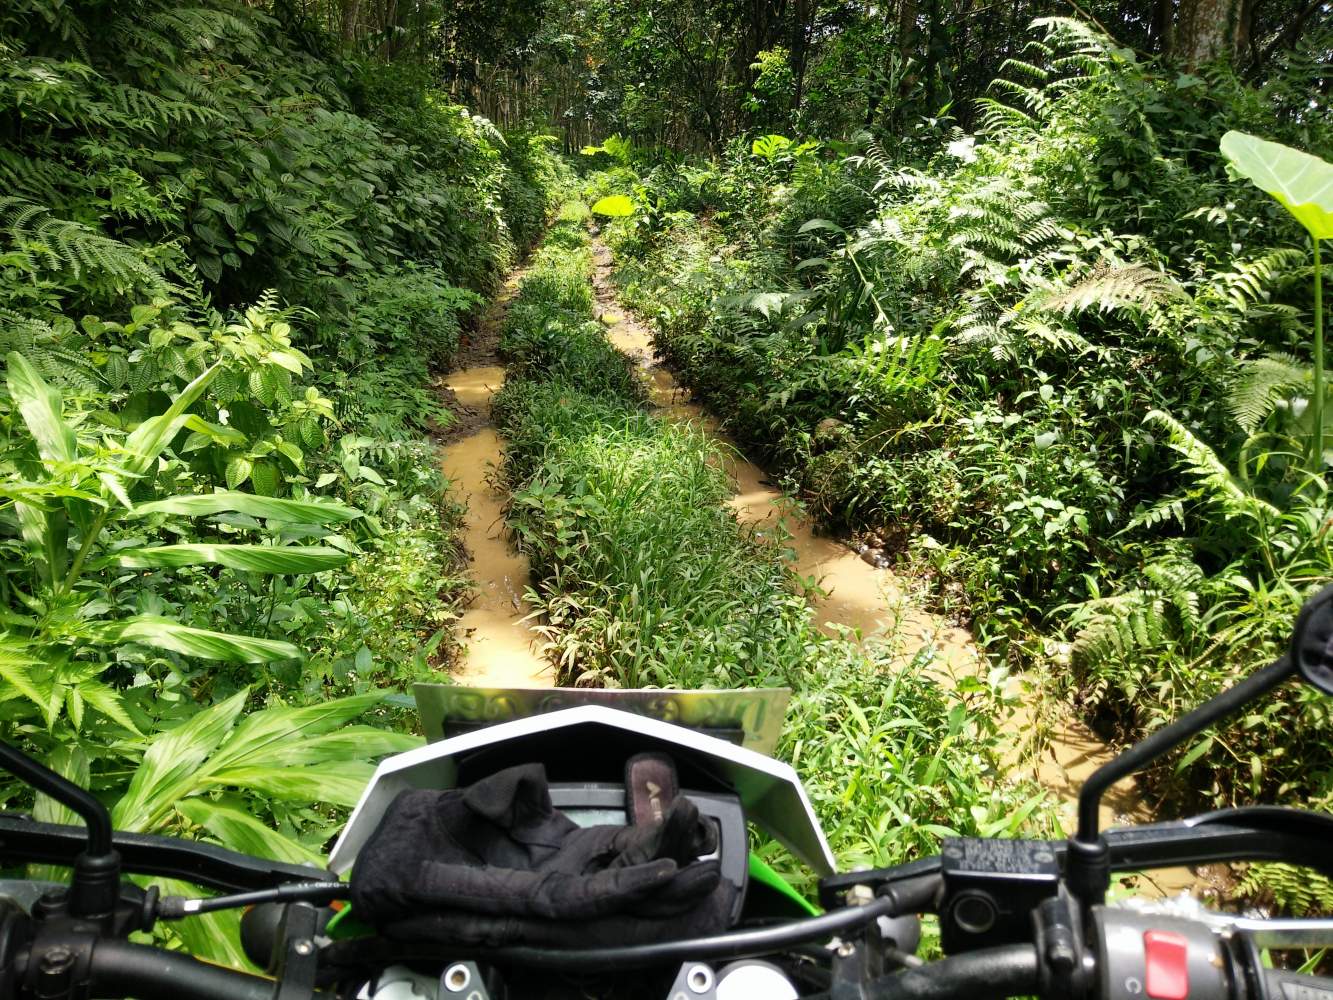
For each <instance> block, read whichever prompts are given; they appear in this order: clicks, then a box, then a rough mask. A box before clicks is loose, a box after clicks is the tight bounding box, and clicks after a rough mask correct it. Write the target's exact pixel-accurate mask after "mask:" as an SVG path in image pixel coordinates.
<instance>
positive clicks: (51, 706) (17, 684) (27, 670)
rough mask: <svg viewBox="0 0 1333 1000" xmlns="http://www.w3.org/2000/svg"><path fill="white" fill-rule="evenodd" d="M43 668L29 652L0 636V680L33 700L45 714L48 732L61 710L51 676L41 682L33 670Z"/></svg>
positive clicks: (39, 661)
mask: <svg viewBox="0 0 1333 1000" xmlns="http://www.w3.org/2000/svg"><path fill="white" fill-rule="evenodd" d="M40 666H42V661H41V660H38V659H37V658H36V657H34V656H33V655H32V654H31V652H30V650H29V649H28V648H27V647H25V646H23V645H20V644H18V643H15V642H14V641H13V640H12V639H10V638H9V637H8V636H0V678H3V679H4V681H5V682H6V683H8V684H10V685H12V686H13V688H14V690H15V691H18V692H19V693H20V694H22V695H23V696H24V697H25V698H27V699H28V700H29V701H31V702H32V703H33V704H34V705H36V706H37V708H38V709H39V710H40V711H41V713H42V718H43V719H45V720H46V726H47V728H48V729H49V728H50V727H51V725H52V724H53V723H54V722H55V719H56V714H57V713H58V712H59V711H60V696H59V693H58V692H57V691H56V690H55V685H54V684H53V683H52V681H51V678H50V677H49V676H47V677H44V678H42V679H41V680H38V679H37V677H35V676H34V674H33V670H32V668H33V667H40Z"/></svg>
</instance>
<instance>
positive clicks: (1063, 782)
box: [594, 241, 1199, 895]
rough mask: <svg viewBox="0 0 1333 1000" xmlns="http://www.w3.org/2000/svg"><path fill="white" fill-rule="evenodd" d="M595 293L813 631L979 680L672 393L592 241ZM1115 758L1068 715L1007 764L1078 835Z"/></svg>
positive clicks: (1026, 729)
mask: <svg viewBox="0 0 1333 1000" xmlns="http://www.w3.org/2000/svg"><path fill="white" fill-rule="evenodd" d="M595 260H596V273H595V278H594V284H595V287H596V293H597V301H598V307H599V312H600V318H601V320H602V322H603V324H604V325H605V326H606V327H607V335H608V338H609V339H610V341H611V343H612V344H614V345H615V346H616V348H618V349H619V350H620V351H622V352H623V353H624V354H626V355H628V356H629V357H631V358H633V359H634V360H635V361H636V362H637V363H638V364H639V366H640V367H641V368H642V370H643V371H644V373H645V375H646V376H647V378H648V385H649V391H650V397H651V401H652V404H653V406H654V408H655V409H656V411H657V412H658V413H659V414H660V415H661V416H664V417H666V418H668V419H671V420H685V421H691V422H693V423H696V424H698V425H699V426H701V427H703V428H705V429H706V430H707V431H708V432H709V433H711V434H713V435H714V436H715V437H716V438H718V440H719V441H720V442H721V443H722V444H723V445H724V446H725V451H726V453H727V455H728V466H729V468H728V471H729V472H730V473H731V475H732V478H733V479H734V480H735V482H736V495H735V496H734V497H733V498H732V500H731V507H732V509H733V510H735V511H736V515H737V517H738V519H739V520H740V521H741V522H742V523H745V524H752V525H755V526H756V527H757V528H758V529H759V530H760V531H765V530H773V531H781V532H782V533H783V534H784V535H785V545H786V546H787V547H788V548H790V549H791V550H793V552H794V553H795V563H794V569H795V571H796V572H797V573H799V574H800V575H801V576H802V577H804V578H806V579H813V582H815V583H816V584H817V585H818V587H819V590H820V591H821V593H819V594H817V595H816V596H814V597H813V598H812V599H811V606H812V607H813V609H814V612H815V619H816V623H817V624H818V626H819V628H820V629H821V630H822V631H823V632H824V633H825V634H828V635H835V634H845V632H846V630H848V629H851V630H854V631H855V632H856V633H858V634H860V635H861V636H863V637H865V638H867V639H873V638H874V637H875V636H880V635H882V636H885V637H886V638H889V639H892V640H896V641H897V643H898V644H899V647H900V649H901V655H902V656H903V657H904V658H905V659H906V660H908V661H910V660H911V659H912V658H914V657H916V656H917V655H918V654H920V653H921V652H922V650H923V649H925V648H927V647H929V649H930V652H931V653H932V654H933V657H932V665H931V666H930V667H929V668H927V669H930V670H931V671H938V672H939V673H940V674H941V675H942V677H943V676H950V677H953V678H958V677H962V676H965V675H972V676H975V675H977V674H979V673H981V672H983V671H984V670H985V661H984V659H983V658H982V656H981V654H980V652H979V650H978V649H977V647H976V644H975V643H974V642H973V641H972V637H971V635H970V634H969V633H968V632H967V631H966V630H965V629H961V628H957V627H955V626H952V625H950V624H949V623H947V622H945V621H943V620H941V619H939V618H938V617H936V616H934V615H931V614H929V613H928V612H926V611H924V610H922V609H921V608H920V607H919V606H916V605H915V604H913V602H912V601H911V600H910V598H909V595H908V593H907V588H906V587H905V586H904V584H903V582H902V581H901V580H900V579H899V578H898V577H896V576H895V574H894V573H893V572H892V571H891V570H887V569H882V568H879V567H877V566H875V565H873V564H870V563H868V562H866V561H865V560H864V559H862V558H861V556H860V555H858V553H857V552H855V551H853V550H852V549H851V548H850V547H848V546H847V545H846V544H845V543H843V542H841V541H839V540H837V539H833V538H828V537H825V536H821V535H818V534H816V533H815V532H814V530H813V528H812V526H811V523H810V521H809V519H808V518H805V517H803V516H801V513H800V511H799V510H797V509H796V508H795V505H794V504H793V503H792V502H791V501H790V499H789V498H788V497H786V496H785V495H784V494H783V493H782V491H781V490H779V489H777V488H776V487H775V486H774V485H773V484H772V483H771V482H769V481H768V479H767V478H766V474H765V473H764V471H763V470H762V469H761V468H759V467H758V466H757V465H755V464H754V463H752V462H750V461H748V460H747V459H746V458H745V457H744V456H743V455H741V454H740V452H739V451H738V450H737V449H736V448H735V446H734V444H733V443H732V442H731V441H730V440H729V439H728V438H727V437H726V435H725V434H724V433H722V431H721V430H720V429H719V427H718V424H717V421H716V420H715V419H714V418H713V417H712V416H711V415H710V414H708V413H706V412H705V411H704V409H703V407H701V406H700V405H699V404H698V403H695V402H694V401H693V400H692V399H691V398H690V393H689V390H687V389H685V388H683V387H681V386H680V385H679V384H677V382H676V380H675V379H674V378H673V377H672V375H671V372H670V371H668V370H667V369H666V368H665V367H663V366H662V365H661V364H659V363H657V362H656V360H655V357H654V350H653V345H652V336H651V334H650V333H649V331H648V330H647V329H646V328H645V327H644V326H643V325H642V324H641V323H639V322H638V321H637V320H636V319H635V318H634V317H633V316H631V315H629V314H627V313H626V311H625V310H624V309H623V308H622V307H621V306H620V304H619V302H618V300H617V299H616V296H615V291H614V289H613V286H612V284H611V279H610V272H611V267H612V264H611V256H610V253H609V251H608V250H607V248H606V247H605V246H604V245H603V244H602V243H601V242H600V241H598V242H597V243H596V245H595ZM1007 684H1008V687H1007V690H1006V694H1007V695H1008V696H1009V697H1010V698H1011V699H1012V700H1013V701H1014V702H1015V703H1016V704H1017V711H1016V712H1015V714H1014V715H1013V716H1012V717H1011V719H1010V722H1009V726H1010V728H1011V729H1012V731H1013V734H1014V735H1015V736H1017V737H1019V739H1018V740H1017V741H1016V742H1017V743H1019V744H1020V745H1021V744H1023V743H1025V742H1026V737H1028V736H1030V734H1031V732H1032V731H1033V730H1034V729H1035V728H1036V727H1037V725H1038V712H1037V710H1036V708H1035V706H1034V700H1035V699H1036V697H1037V695H1036V693H1035V692H1033V691H1031V690H1029V689H1028V685H1027V684H1026V683H1025V682H1024V681H1023V680H1022V679H1021V678H1017V677H1013V678H1010V679H1009V681H1008V682H1007ZM1112 756H1113V753H1112V752H1111V751H1110V750H1109V749H1108V748H1107V747H1106V745H1105V744H1104V743H1102V742H1101V741H1100V740H1098V739H1097V737H1096V736H1095V735H1094V734H1093V733H1092V731H1091V730H1089V729H1088V728H1087V727H1086V726H1085V725H1083V724H1082V723H1081V722H1079V721H1078V720H1076V719H1072V718H1069V717H1068V716H1067V714H1062V715H1061V717H1060V718H1059V719H1058V720H1057V721H1056V722H1054V723H1052V724H1051V727H1050V733H1049V738H1048V741H1047V743H1046V745H1045V747H1044V751H1043V752H1042V753H1041V755H1040V756H1039V758H1038V759H1036V760H1035V761H1033V760H1025V759H1023V758H1022V757H1021V756H1019V755H1018V754H1016V755H1015V758H1014V760H1013V762H1012V763H1013V764H1015V765H1016V766H1019V767H1021V768H1022V769H1024V770H1026V771H1027V772H1028V773H1030V774H1031V775H1032V776H1033V777H1034V778H1036V780H1037V781H1038V782H1039V783H1040V784H1041V785H1042V787H1044V788H1046V789H1047V790H1048V791H1049V792H1050V793H1051V794H1052V795H1053V796H1054V797H1055V798H1056V800H1057V801H1058V803H1059V806H1058V808H1059V815H1060V821H1061V824H1062V825H1063V826H1064V828H1065V829H1067V830H1072V829H1073V828H1074V826H1075V822H1074V820H1075V812H1076V800H1077V797H1078V790H1079V787H1080V786H1081V785H1082V782H1083V780H1084V779H1085V778H1087V776H1088V775H1090V774H1091V773H1092V772H1093V771H1094V770H1096V768H1097V767H1098V766H1100V765H1101V764H1103V763H1105V762H1106V761H1107V760H1109V759H1110V758H1111V757H1112ZM1101 819H1102V825H1103V827H1104V828H1105V827H1109V826H1113V825H1123V824H1126V823H1144V822H1150V821H1151V820H1152V819H1153V817H1152V815H1151V812H1150V810H1149V809H1148V807H1147V806H1146V804H1145V803H1144V802H1143V801H1142V799H1141V798H1140V797H1139V795H1138V794H1137V790H1136V789H1135V787H1134V785H1133V783H1132V781H1130V780H1128V779H1127V780H1125V781H1121V782H1119V783H1118V784H1117V785H1115V786H1114V787H1113V788H1112V789H1111V791H1110V793H1109V794H1108V795H1107V796H1106V798H1105V800H1104V801H1103V804H1102V809H1101ZM1140 883H1141V884H1140V885H1139V886H1138V891H1140V892H1144V893H1147V894H1171V895H1174V894H1177V893H1180V892H1182V891H1188V890H1191V889H1194V888H1197V887H1198V884H1199V881H1198V879H1197V878H1196V877H1195V876H1194V875H1193V874H1192V873H1191V872H1190V871H1189V870H1188V869H1167V870H1164V871H1160V872H1156V873H1154V874H1153V875H1152V878H1151V879H1148V878H1147V877H1143V878H1141V879H1140Z"/></svg>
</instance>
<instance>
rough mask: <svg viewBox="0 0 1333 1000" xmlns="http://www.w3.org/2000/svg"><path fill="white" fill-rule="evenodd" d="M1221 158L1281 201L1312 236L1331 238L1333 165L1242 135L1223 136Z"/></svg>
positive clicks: (1280, 144) (1284, 147) (1289, 148)
mask: <svg viewBox="0 0 1333 1000" xmlns="http://www.w3.org/2000/svg"><path fill="white" fill-rule="evenodd" d="M1222 155H1223V156H1225V157H1226V158H1227V159H1228V160H1230V161H1231V165H1232V166H1233V167H1235V168H1236V170H1238V171H1239V172H1240V173H1241V174H1243V175H1244V176H1245V177H1248V178H1249V179H1250V180H1251V181H1253V182H1254V184H1255V186H1256V187H1258V188H1259V189H1260V190H1262V191H1265V192H1267V193H1268V194H1271V195H1272V196H1273V197H1274V198H1276V199H1277V200H1278V201H1280V202H1281V203H1282V205H1283V207H1284V208H1286V210H1287V211H1288V212H1290V213H1291V214H1292V215H1293V216H1294V217H1295V218H1296V221H1298V222H1299V223H1300V224H1301V225H1302V226H1304V227H1305V228H1306V229H1307V230H1309V232H1310V235H1311V236H1313V237H1314V238H1315V239H1317V240H1326V239H1333V163H1329V162H1328V161H1327V160H1322V159H1320V158H1319V157H1317V156H1311V155H1310V154H1309V153H1303V152H1301V151H1300V150H1299V149H1292V148H1291V147H1290V146H1284V145H1282V143H1280V142H1269V141H1268V140H1266V139H1260V138H1258V137H1257V136H1253V135H1247V134H1246V133H1244V132H1228V133H1227V134H1226V135H1224V136H1222Z"/></svg>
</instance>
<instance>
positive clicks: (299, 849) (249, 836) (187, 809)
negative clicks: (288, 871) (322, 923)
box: [176, 798, 324, 877]
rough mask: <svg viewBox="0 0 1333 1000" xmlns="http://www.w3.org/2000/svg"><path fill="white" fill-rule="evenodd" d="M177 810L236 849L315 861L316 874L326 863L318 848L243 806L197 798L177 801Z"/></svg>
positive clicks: (301, 861)
mask: <svg viewBox="0 0 1333 1000" xmlns="http://www.w3.org/2000/svg"><path fill="white" fill-rule="evenodd" d="M176 811H177V812H179V813H180V814H181V815H182V816H184V817H185V818H186V819H188V820H189V821H190V822H191V823H194V824H196V825H198V826H202V827H203V828H204V829H205V830H207V831H208V832H209V833H211V834H212V835H213V836H214V837H216V838H217V839H218V840H219V841H221V843H222V845H223V846H224V847H227V848H230V849H231V850H233V851H240V852H241V853H242V854H249V855H252V856H254V857H259V858H272V859H273V860H274V861H286V862H290V863H292V864H298V865H300V864H305V865H312V866H314V869H315V870H314V871H312V872H311V876H312V877H314V876H315V875H317V874H318V872H319V870H320V869H322V868H323V867H324V865H323V860H322V859H321V858H320V856H319V855H318V854H317V853H316V852H314V851H312V850H310V848H308V847H306V846H305V845H304V844H299V843H297V842H296V841H295V840H292V839H291V838H290V837H285V836H283V835H282V834H281V833H279V832H278V831H277V830H273V829H271V828H269V827H268V826H265V825H264V824H263V823H261V822H259V820H257V819H255V818H254V817H253V816H249V815H247V814H246V813H243V812H241V811H240V810H239V809H233V808H232V807H230V806H225V805H220V804H219V803H216V802H210V801H209V800H207V799H201V798H195V799H185V800H184V801H182V802H178V803H176Z"/></svg>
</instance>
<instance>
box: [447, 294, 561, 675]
mask: <svg viewBox="0 0 1333 1000" xmlns="http://www.w3.org/2000/svg"><path fill="white" fill-rule="evenodd" d="M524 273H525V270H524V269H523V268H520V269H518V270H516V271H514V272H513V273H512V274H510V276H509V278H508V280H506V281H505V283H504V285H503V287H502V288H501V291H500V294H499V295H498V296H497V297H496V299H495V300H494V301H493V302H492V303H491V305H490V307H489V308H488V309H487V310H486V313H485V315H484V316H483V317H482V319H481V322H480V323H479V324H478V327H477V329H476V331H475V332H474V333H473V334H472V335H471V336H469V337H468V338H467V339H466V341H465V342H464V344H463V345H462V347H461V348H460V350H459V352H458V357H457V361H456V364H457V368H456V370H455V371H453V372H451V373H450V374H449V375H448V376H447V377H446V378H445V380H444V388H445V390H446V395H448V396H449V397H450V399H449V402H450V409H451V410H452V411H453V413H454V416H455V418H456V420H457V422H456V423H455V424H454V426H453V427H451V428H450V432H449V436H448V437H447V438H446V440H445V442H444V446H443V453H442V459H441V464H442V466H443V469H444V474H445V476H446V477H447V478H448V480H449V482H450V483H451V484H452V492H453V497H454V499H455V500H456V501H458V502H459V503H460V504H463V505H465V506H466V507H467V514H466V516H465V518H464V527H463V543H464V545H465V546H466V548H467V552H468V558H469V570H470V572H471V575H472V579H473V583H474V591H475V596H474V597H473V599H472V603H471V604H469V605H468V608H467V610H466V611H464V613H463V617H462V618H461V619H460V620H459V623H458V631H459V635H460V638H461V640H462V646H463V648H464V650H465V651H466V660H465V661H464V663H463V666H462V669H461V670H460V671H459V672H458V674H457V679H458V680H459V681H461V682H462V683H464V684H471V685H474V686H476V687H550V686H551V685H553V684H554V683H555V673H554V671H553V670H552V669H551V667H550V665H549V664H547V662H546V661H545V660H544V659H542V658H541V657H540V656H539V655H537V653H536V652H535V651H534V649H535V648H536V646H535V644H536V643H537V641H538V640H539V638H540V637H539V636H538V635H537V634H536V633H535V632H533V631H532V630H531V629H530V628H528V625H527V623H526V622H524V621H523V620H522V619H523V617H524V616H525V615H526V614H527V613H528V611H529V610H530V609H529V608H528V605H527V603H526V602H525V601H524V600H523V591H524V588H525V587H526V586H527V584H528V576H529V571H528V561H527V559H526V558H524V557H523V556H522V555H521V554H520V553H518V552H515V551H514V550H513V549H512V548H511V547H510V545H509V544H508V542H507V541H506V539H505V529H504V497H503V496H502V495H501V494H500V493H499V492H498V491H497V490H496V489H495V487H494V485H493V484H492V482H491V478H492V475H493V473H494V471H495V469H496V468H497V467H498V466H499V464H500V459H501V457H502V449H503V441H502V439H501V438H500V436H499V435H498V434H497V433H496V432H495V427H494V425H493V424H492V423H491V397H492V396H493V395H494V394H495V393H496V391H497V390H498V389H499V388H500V386H502V385H503V384H504V368H503V366H502V365H501V364H500V359H499V357H498V356H497V347H498V344H499V340H500V327H501V324H503V322H504V317H505V312H506V311H507V309H508V307H509V303H510V301H511V300H512V299H513V297H514V296H515V295H516V294H517V292H518V286H519V283H520V281H521V280H522V278H523V275H524Z"/></svg>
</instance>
